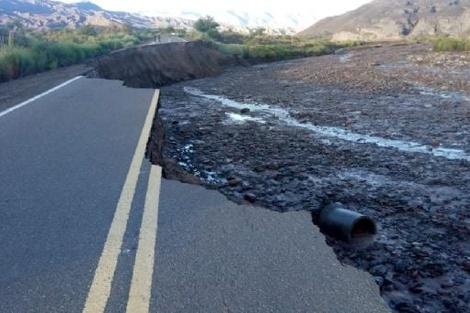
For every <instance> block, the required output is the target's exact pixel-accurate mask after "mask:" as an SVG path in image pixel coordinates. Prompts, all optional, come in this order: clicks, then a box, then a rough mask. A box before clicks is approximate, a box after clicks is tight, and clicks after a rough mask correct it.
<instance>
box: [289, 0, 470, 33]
mask: <svg viewBox="0 0 470 313" xmlns="http://www.w3.org/2000/svg"><path fill="white" fill-rule="evenodd" d="M440 34H449V35H467V34H470V0H375V1H372V2H370V3H368V4H365V5H363V6H361V7H360V8H358V9H356V10H354V11H350V12H347V13H345V14H342V15H339V16H334V17H328V18H325V19H322V20H320V21H318V22H317V23H315V24H314V25H312V26H311V27H309V28H307V29H305V30H304V31H302V32H300V33H299V34H298V35H299V36H301V37H323V38H328V39H333V40H397V39H403V38H406V37H410V36H420V35H425V36H429V35H440Z"/></svg>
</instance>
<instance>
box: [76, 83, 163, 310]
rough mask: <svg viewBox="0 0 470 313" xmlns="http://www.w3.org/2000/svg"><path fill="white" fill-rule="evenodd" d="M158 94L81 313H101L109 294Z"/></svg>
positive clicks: (143, 130) (154, 97) (147, 118)
mask: <svg viewBox="0 0 470 313" xmlns="http://www.w3.org/2000/svg"><path fill="white" fill-rule="evenodd" d="M159 95H160V92H159V90H155V93H154V95H153V98H152V102H151V103H150V108H149V110H148V113H147V117H146V119H145V123H144V126H143V128H142V133H141V134H140V138H139V142H138V144H137V148H136V150H135V153H134V157H133V158H132V162H131V165H130V168H129V172H128V173H127V177H126V181H125V183H124V186H123V189H122V191H121V196H120V198H119V201H118V204H117V208H116V212H115V213H114V218H113V221H112V223H111V227H110V229H109V233H108V237H107V239H106V242H105V245H104V248H103V252H102V254H101V257H100V260H99V262H98V267H97V268H96V271H95V276H94V278H93V283H92V285H91V287H90V290H89V292H88V297H87V299H86V302H85V306H84V309H83V313H99V312H104V310H105V308H106V304H107V302H108V299H109V295H110V294H111V285H112V282H113V278H114V272H115V270H116V266H117V262H118V257H119V254H120V252H121V247H122V240H123V237H124V233H125V231H126V227H127V221H128V219H129V212H130V210H131V205H132V200H133V198H134V194H135V189H136V186H137V180H138V177H139V172H140V168H141V166H142V162H143V159H144V154H145V148H146V144H147V140H148V137H149V134H150V129H151V127H152V121H153V116H154V113H155V110H156V107H157V102H158V97H159Z"/></svg>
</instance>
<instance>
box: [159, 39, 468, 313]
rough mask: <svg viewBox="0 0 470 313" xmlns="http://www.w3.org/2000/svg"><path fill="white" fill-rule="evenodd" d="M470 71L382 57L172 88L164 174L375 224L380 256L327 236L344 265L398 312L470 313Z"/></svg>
mask: <svg viewBox="0 0 470 313" xmlns="http://www.w3.org/2000/svg"><path fill="white" fill-rule="evenodd" d="M469 60H470V58H469V55H468V53H467V54H465V53H460V54H458V53H453V54H452V53H447V54H442V53H434V52H432V51H430V49H429V47H428V46H426V45H424V44H411V45H383V46H376V47H361V48H358V49H350V50H347V51H345V52H343V53H342V54H338V55H331V56H324V57H314V58H305V59H298V60H292V61H285V62H277V63H271V64H263V65H258V66H252V67H247V68H241V67H238V68H233V69H230V70H228V71H226V72H225V73H224V74H222V75H221V76H218V77H211V78H204V79H199V80H193V81H188V82H184V83H179V84H175V85H172V86H169V87H164V88H162V93H161V94H162V97H161V108H160V113H159V115H160V117H161V119H162V120H163V123H164V127H165V143H164V147H163V157H164V158H165V161H162V162H161V163H162V164H163V165H164V167H166V173H167V174H166V175H167V177H168V178H173V179H181V180H184V179H182V174H181V173H183V172H185V173H186V174H187V173H189V174H191V175H192V176H193V177H197V178H199V181H200V183H201V184H203V185H205V186H206V187H208V188H212V189H217V190H219V191H220V192H222V193H223V194H225V195H226V196H227V197H228V198H229V199H231V200H233V201H236V202H238V203H253V204H254V205H259V206H262V207H265V208H267V209H271V210H276V211H282V212H285V211H293V210H309V211H312V212H316V211H317V210H318V209H319V208H320V207H321V206H322V204H324V203H325V201H338V202H341V203H343V204H344V205H345V206H347V207H348V208H350V209H352V210H355V211H359V212H361V213H363V214H366V215H368V216H370V217H371V218H373V219H374V220H375V221H376V222H377V223H378V226H379V235H378V236H377V237H376V238H375V242H374V243H373V244H372V245H370V246H368V247H366V248H364V247H355V246H351V245H348V244H345V243H342V242H340V241H337V240H335V239H334V238H330V237H328V236H326V240H327V242H328V244H329V245H331V246H332V247H333V249H334V251H335V252H336V254H337V256H338V258H339V260H341V262H343V263H345V264H351V265H353V266H356V267H358V268H360V269H363V270H366V271H368V272H369V273H371V275H373V277H374V278H375V281H376V282H377V284H378V285H379V286H380V290H381V293H382V295H383V297H384V298H385V299H386V300H387V301H388V304H389V305H390V307H391V309H392V310H393V311H395V312H469V311H470V305H469V303H470V275H469V272H470V240H469V238H470V237H469V232H470V211H469V210H468V207H469V204H470V195H469V193H468V188H469V187H468V186H470V140H469V138H470V136H469V134H470V123H469V119H470V100H469V97H470V86H469V84H468V81H469V80H468V78H469V77H468V73H469V71H468V70H469V62H468V61H469ZM168 164H171V167H179V168H180V169H184V171H175V170H174V169H173V170H171V169H169V165H168ZM195 181H196V180H193V181H192V182H195Z"/></svg>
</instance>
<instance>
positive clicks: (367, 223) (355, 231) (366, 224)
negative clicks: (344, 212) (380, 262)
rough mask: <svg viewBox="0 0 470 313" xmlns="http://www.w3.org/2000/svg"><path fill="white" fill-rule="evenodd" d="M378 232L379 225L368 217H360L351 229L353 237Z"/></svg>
mask: <svg viewBox="0 0 470 313" xmlns="http://www.w3.org/2000/svg"><path fill="white" fill-rule="evenodd" d="M376 234H377V227H376V226H375V223H374V222H373V221H372V220H371V219H369V218H367V217H363V218H360V219H358V220H357V221H356V222H355V223H354V225H353V227H352V229H351V239H354V238H363V237H370V236H375V235H376Z"/></svg>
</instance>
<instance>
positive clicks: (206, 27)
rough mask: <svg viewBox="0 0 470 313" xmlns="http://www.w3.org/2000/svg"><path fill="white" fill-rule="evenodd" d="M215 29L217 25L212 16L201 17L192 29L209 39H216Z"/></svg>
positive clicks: (216, 32)
mask: <svg viewBox="0 0 470 313" xmlns="http://www.w3.org/2000/svg"><path fill="white" fill-rule="evenodd" d="M217 27H219V23H217V22H216V21H215V20H214V18H213V17H212V16H206V17H201V18H199V19H198V20H197V21H196V22H195V23H194V29H196V30H197V31H199V32H201V33H203V34H207V35H208V36H209V37H210V38H216V37H217V35H218V34H219V32H218V30H217Z"/></svg>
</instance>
